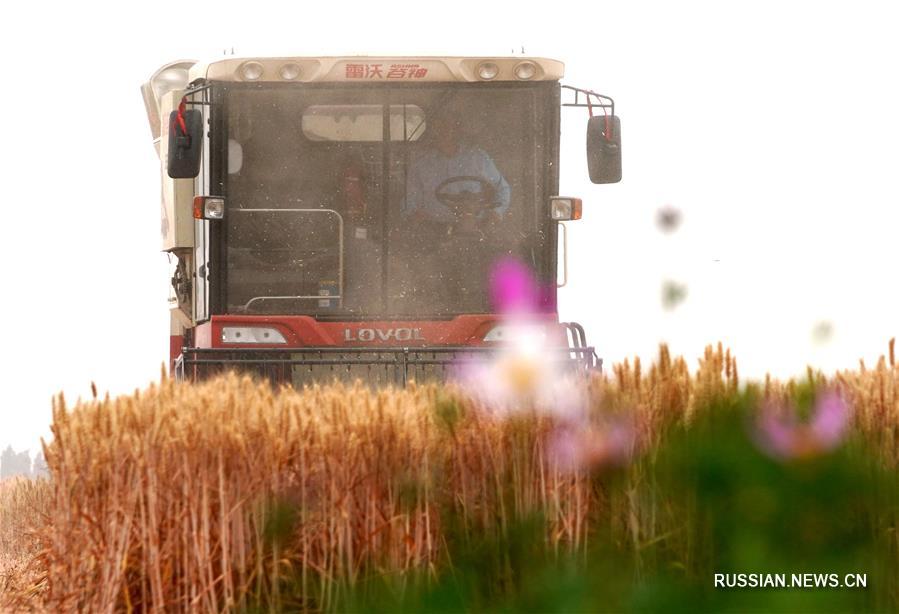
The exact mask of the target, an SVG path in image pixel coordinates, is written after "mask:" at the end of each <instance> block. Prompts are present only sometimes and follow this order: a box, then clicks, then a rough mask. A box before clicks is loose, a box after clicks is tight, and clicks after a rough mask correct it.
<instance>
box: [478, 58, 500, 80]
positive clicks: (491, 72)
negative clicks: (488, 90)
mask: <svg viewBox="0 0 899 614" xmlns="http://www.w3.org/2000/svg"><path fill="white" fill-rule="evenodd" d="M498 74H499V66H497V65H496V64H495V63H493V62H482V63H481V64H479V65H478V76H479V77H480V78H481V79H484V80H485V81H490V80H491V79H495V78H496V75H498Z"/></svg>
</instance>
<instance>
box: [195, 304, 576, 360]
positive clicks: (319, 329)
mask: <svg viewBox="0 0 899 614" xmlns="http://www.w3.org/2000/svg"><path fill="white" fill-rule="evenodd" d="M502 321H503V318H502V316H500V315H499V314H471V315H460V316H456V317H454V318H452V319H449V320H375V321H363V322H358V321H354V322H332V321H319V320H316V319H315V318H313V317H310V316H269V315H265V316H262V315H260V316H255V315H254V316H247V315H219V316H212V319H211V320H210V321H208V322H204V323H203V324H200V325H199V326H197V327H196V329H194V331H195V332H194V345H195V347H198V348H246V347H248V346H247V344H243V343H240V344H236V343H222V328H223V327H225V326H271V327H273V328H276V329H277V330H278V331H279V332H280V333H281V334H282V335H284V338H285V339H286V340H287V345H286V346H285V344H283V343H282V344H271V345H267V344H253V345H252V347H254V348H267V347H269V348H277V347H310V346H314V347H327V346H335V347H373V346H374V347H378V346H383V347H422V346H460V345H472V346H481V345H491V344H489V343H485V342H484V340H483V339H484V336H485V335H486V334H487V332H488V331H489V330H490V329H491V328H493V327H494V326H496V325H497V324H500V323H502ZM534 321H535V322H541V323H546V324H558V322H559V316H558V314H555V313H547V314H541V315H539V316H535V317H534ZM550 339H552V340H554V341H555V340H558V343H559V344H560V345H563V346H564V345H567V337H566V335H565V331H564V329H563V328H562V327H561V326H559V327H558V334H551V335H550ZM179 353H180V348H179Z"/></svg>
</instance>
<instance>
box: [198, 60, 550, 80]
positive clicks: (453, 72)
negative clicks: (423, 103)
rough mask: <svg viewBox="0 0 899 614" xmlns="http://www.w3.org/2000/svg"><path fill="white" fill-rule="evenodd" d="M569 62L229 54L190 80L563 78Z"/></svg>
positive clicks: (199, 69)
mask: <svg viewBox="0 0 899 614" xmlns="http://www.w3.org/2000/svg"><path fill="white" fill-rule="evenodd" d="M564 68H565V65H564V64H563V63H562V62H560V61H558V60H551V59H547V58H531V57H523V56H515V57H390V56H378V57H369V56H330V57H279V58H231V57H229V58H226V59H223V60H218V61H215V62H209V63H203V64H201V63H197V64H194V65H193V66H192V67H191V69H190V81H194V80H196V79H208V80H215V81H237V82H280V83H284V82H310V83H328V82H341V83H346V82H360V83H361V82H421V81H425V82H472V83H474V82H485V81H517V82H527V81H558V80H559V79H561V78H562V76H563V75H564Z"/></svg>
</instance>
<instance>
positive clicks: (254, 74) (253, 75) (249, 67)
mask: <svg viewBox="0 0 899 614" xmlns="http://www.w3.org/2000/svg"><path fill="white" fill-rule="evenodd" d="M264 70H265V69H264V68H263V67H262V64H260V63H259V62H244V63H243V64H241V65H240V76H241V77H243V78H244V79H246V80H247V81H255V80H256V79H258V78H259V77H261V76H262V73H263V72H264Z"/></svg>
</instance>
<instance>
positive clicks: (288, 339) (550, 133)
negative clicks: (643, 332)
mask: <svg viewBox="0 0 899 614" xmlns="http://www.w3.org/2000/svg"><path fill="white" fill-rule="evenodd" d="M562 74H563V64H562V63H561V62H558V61H555V60H548V59H540V58H524V57H511V58H474V57H464V58H463V57H442V58H437V57H422V58H408V57H406V58H391V57H318V58H308V57H296V58H249V59H247V58H243V59H235V58H227V59H223V60H220V61H217V62H212V63H209V64H200V63H196V62H193V61H181V62H174V63H171V64H167V65H165V66H163V67H162V68H160V69H159V70H158V71H157V72H156V73H155V74H154V75H153V76H152V77H151V78H150V80H149V81H148V82H147V83H146V84H145V85H144V86H143V95H144V100H145V102H146V106H147V114H148V116H149V120H150V127H151V129H152V132H153V138H154V144H155V146H156V151H157V153H158V155H159V157H160V160H161V163H162V239H163V249H164V250H165V251H166V252H168V253H169V254H170V255H171V256H172V257H173V267H174V268H173V270H174V273H173V277H172V287H173V294H174V296H173V297H172V298H171V301H172V303H173V308H172V310H171V326H172V328H171V368H172V369H173V371H174V372H175V373H176V374H177V376H179V377H182V378H189V379H195V378H200V377H206V376H208V375H210V374H213V373H217V372H220V371H222V370H223V369H232V368H236V369H240V370H247V371H252V372H255V373H258V374H261V375H264V376H267V377H270V378H272V379H274V380H277V381H281V382H290V383H292V384H293V385H294V386H302V385H303V384H304V383H308V382H310V381H315V380H324V379H331V378H333V377H335V376H336V377H339V378H341V379H355V378H362V379H364V380H366V381H371V382H373V383H375V384H386V383H394V384H403V385H404V384H405V383H406V382H408V381H410V380H412V379H416V380H419V381H421V380H424V379H440V378H443V377H445V376H446V375H447V370H448V367H449V365H451V364H453V363H454V362H455V361H457V360H459V359H477V358H478V357H483V356H488V355H491V354H493V353H496V352H497V351H498V350H500V349H501V348H502V347H503V346H504V344H508V343H509V342H510V337H514V336H515V335H516V334H518V332H517V331H518V328H516V327H513V326H510V325H509V323H508V322H507V321H506V320H505V319H504V317H503V314H502V313H497V311H499V310H498V309H497V308H496V306H495V305H494V304H493V302H492V301H491V292H490V276H491V271H493V270H494V268H495V266H496V265H497V263H501V262H504V261H511V260H512V259H514V260H515V261H517V262H520V263H524V264H525V265H527V267H528V268H529V269H531V271H532V273H533V275H534V277H535V279H536V280H537V283H538V284H539V286H540V294H539V301H538V302H539V304H538V305H536V306H535V308H534V311H535V312H536V313H532V314H531V315H530V323H529V326H530V327H531V329H532V330H533V329H537V330H539V334H540V335H541V336H543V337H544V338H545V340H546V341H545V347H546V348H547V349H546V350H545V351H546V352H547V353H550V354H557V355H558V359H559V360H560V361H562V362H563V363H564V364H565V365H567V366H568V367H570V368H573V369H582V370H588V369H596V368H599V367H600V366H601V361H599V359H598V358H597V356H596V353H595V352H594V349H593V348H592V347H590V346H588V345H587V343H586V338H585V334H584V330H583V328H582V327H581V326H580V325H579V324H576V323H560V322H559V317H558V310H557V308H556V292H557V288H559V287H562V286H564V285H565V283H566V282H567V278H568V271H567V238H566V237H567V235H566V231H565V225H564V222H566V221H569V220H576V219H579V218H580V217H581V201H580V199H577V198H567V197H560V196H556V194H558V193H559V134H560V109H561V107H563V106H567V107H582V108H586V109H588V110H589V114H590V118H589V121H588V124H587V162H588V168H589V173H590V179H591V181H593V182H594V183H614V182H617V181H619V180H620V179H621V141H620V123H619V120H618V117H617V116H616V115H615V108H614V102H613V101H612V99H611V98H609V97H607V96H603V95H599V94H596V93H594V92H592V91H588V90H584V89H579V88H574V87H569V86H564V85H560V84H559V79H560V78H561V77H562ZM560 252H561V255H560ZM560 265H561V271H559V268H560Z"/></svg>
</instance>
